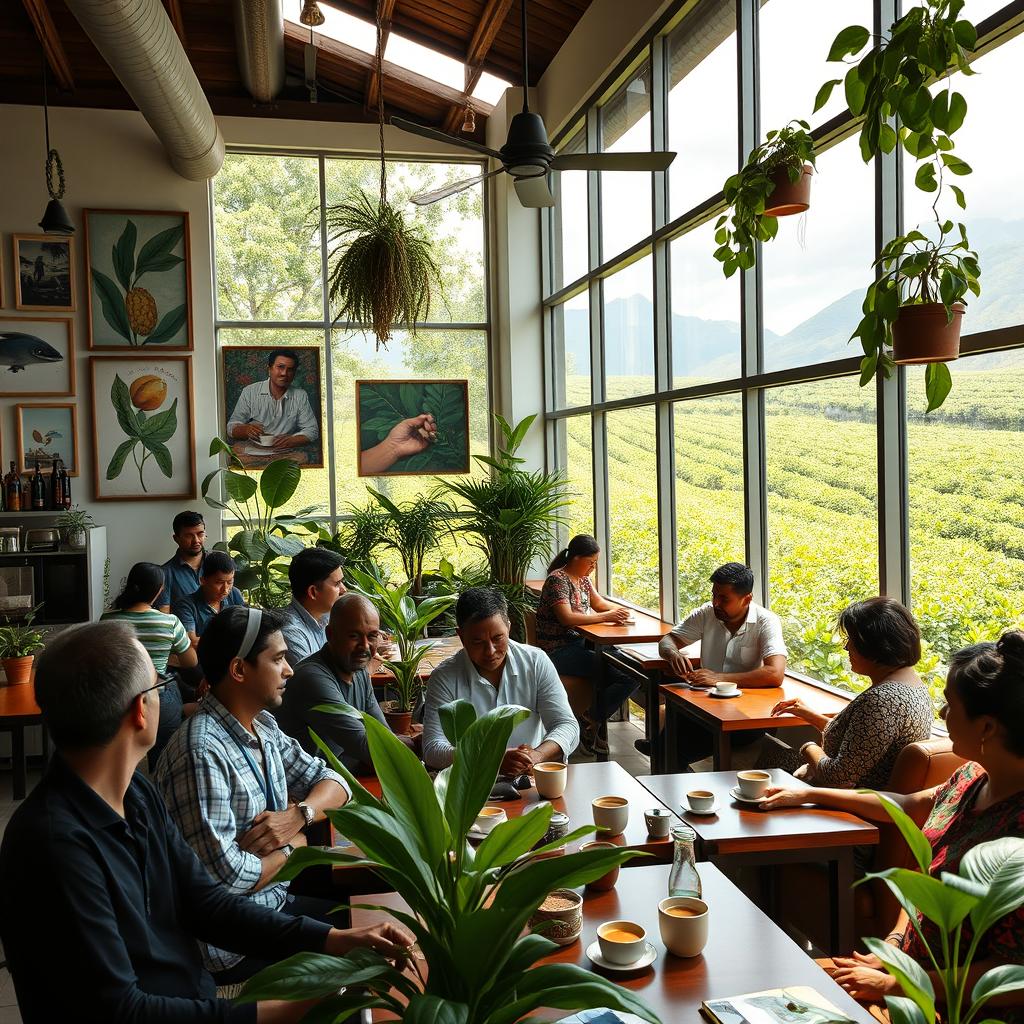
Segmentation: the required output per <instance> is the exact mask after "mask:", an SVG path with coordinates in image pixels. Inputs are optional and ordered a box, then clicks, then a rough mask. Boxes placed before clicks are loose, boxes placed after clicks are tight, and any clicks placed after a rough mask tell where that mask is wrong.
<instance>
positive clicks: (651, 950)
mask: <svg viewBox="0 0 1024 1024" xmlns="http://www.w3.org/2000/svg"><path fill="white" fill-rule="evenodd" d="M587 956H588V957H590V959H591V960H592V961H593V962H594V964H595V966H597V967H600V968H601V969H602V970H604V971H623V972H625V971H642V970H643V969H644V968H645V967H650V966H651V964H653V963H654V961H655V960H657V959H658V950H657V949H656V948H655V947H654V945H653V944H652V943H650V942H648V943H647V945H646V946H645V947H644V954H643V956H642V957H640V959H639V960H634V961H633V962H632V963H631V964H613V963H612V962H611V960H605V958H604V957H603V956H602V955H601V943H600V942H598V941H597V939H594V941H593V942H592V943H591V944H590V945H589V946H587Z"/></svg>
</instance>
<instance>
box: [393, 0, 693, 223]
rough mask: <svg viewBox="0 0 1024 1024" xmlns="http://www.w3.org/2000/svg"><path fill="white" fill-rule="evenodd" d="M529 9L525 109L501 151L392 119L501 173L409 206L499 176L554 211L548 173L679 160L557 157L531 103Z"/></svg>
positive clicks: (659, 166)
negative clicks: (496, 163) (494, 164)
mask: <svg viewBox="0 0 1024 1024" xmlns="http://www.w3.org/2000/svg"><path fill="white" fill-rule="evenodd" d="M526 3H527V0H522V4H521V9H522V33H523V54H522V58H523V109H522V110H521V111H520V112H519V113H518V114H516V115H515V117H513V118H512V123H511V124H510V125H509V129H508V138H507V139H506V140H505V145H504V146H502V147H501V149H500V150H496V149H490V148H489V147H487V146H481V145H480V144H479V143H477V142H472V141H470V140H469V139H457V138H455V137H454V136H452V135H448V134H446V133H445V132H441V131H437V130H436V129H434V128H428V127H426V126H424V125H420V124H416V123H414V122H413V121H406V120H405V119H404V118H401V117H392V118H391V123H392V124H393V125H394V126H395V127H396V128H401V129H402V130H403V131H407V132H412V133H413V134H414V135H420V136H422V137H423V138H425V139H433V140H434V141H435V142H445V143H448V145H450V146H459V147H461V148H463V149H468V150H470V151H472V152H474V153H481V154H483V155H484V156H489V157H493V158H494V159H495V160H500V161H501V167H499V168H497V170H494V171H488V172H486V173H484V174H478V175H476V177H473V178H467V179H465V180H463V181H456V182H453V183H452V184H451V185H445V186H444V187H443V188H438V189H434V190H433V191H432V192H423V193H421V194H420V195H417V196H413V197H412V199H411V200H410V202H413V203H415V204H416V205H417V206H427V205H428V204H430V203H436V202H437V201H438V200H439V199H447V197H448V196H453V195H455V194H456V193H457V192H462V191H464V190H465V189H467V188H471V187H472V186H473V185H477V184H479V183H480V182H481V181H486V180H487V179H488V178H493V177H495V175H498V174H505V173H507V174H511V175H512V178H513V179H514V182H515V190H516V195H517V196H518V197H519V202H520V203H521V204H522V205H523V206H526V207H535V208H536V207H541V206H554V205H555V197H554V196H553V195H552V194H551V189H550V188H548V182H547V173H548V171H663V170H665V169H666V168H667V167H668V165H669V164H671V163H672V161H673V160H674V159H675V156H676V155H675V153H574V154H560V155H558V156H556V155H555V151H554V150H553V149H552V148H551V145H550V143H549V142H548V133H547V130H546V129H545V127H544V121H543V119H542V118H541V116H540V114H535V113H534V112H533V111H531V110H530V104H529V101H528V99H527V90H528V86H529V81H530V78H529V74H528V72H529V65H528V59H527V52H526Z"/></svg>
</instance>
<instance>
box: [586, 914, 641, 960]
mask: <svg viewBox="0 0 1024 1024" xmlns="http://www.w3.org/2000/svg"><path fill="white" fill-rule="evenodd" d="M627 935H630V936H633V938H630V939H627V938H626V936H627ZM597 944H598V945H599V946H600V947H601V956H603V957H604V958H605V960H607V961H608V962H609V963H613V964H632V963H636V961H637V960H639V959H640V957H642V956H643V955H644V950H645V949H646V948H647V932H645V931H644V930H643V928H642V927H641V926H640V925H638V924H636V923H635V922H634V921H606V922H605V923H604V924H603V925H601V927H600V928H598V929H597Z"/></svg>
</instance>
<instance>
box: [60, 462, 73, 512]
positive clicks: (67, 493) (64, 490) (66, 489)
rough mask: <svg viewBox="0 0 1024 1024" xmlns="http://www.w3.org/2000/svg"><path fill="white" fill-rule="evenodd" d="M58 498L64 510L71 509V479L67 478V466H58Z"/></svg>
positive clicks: (62, 464)
mask: <svg viewBox="0 0 1024 1024" xmlns="http://www.w3.org/2000/svg"><path fill="white" fill-rule="evenodd" d="M60 496H61V500H62V501H63V503H64V508H71V477H69V476H68V469H67V466H65V465H64V463H63V462H62V463H61V464H60Z"/></svg>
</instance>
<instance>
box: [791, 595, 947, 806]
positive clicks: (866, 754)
mask: <svg viewBox="0 0 1024 1024" xmlns="http://www.w3.org/2000/svg"><path fill="white" fill-rule="evenodd" d="M839 630H840V632H841V633H842V634H843V635H844V636H845V637H846V650H847V651H848V652H849V655H850V667H851V668H852V669H853V671H854V672H856V673H857V675H860V676H866V677H867V678H868V679H869V680H870V681H871V682H870V685H869V686H868V688H867V689H866V690H864V691H862V692H861V693H859V694H857V696H856V697H854V699H853V700H852V701H850V703H849V704H848V705H847V706H846V707H845V708H843V710H842V711H840V712H839V714H837V715H821V714H818V712H816V711H813V710H812V709H811V708H809V707H807V705H806V704H804V702H803V701H802V700H801V699H800V698H799V697H797V698H795V699H793V700H783V701H779V703H778V704H776V705H775V707H774V708H772V714H773V715H796V716H797V717H798V718H802V719H804V721H806V722H807V723H808V724H809V725H813V726H814V727H815V728H816V729H819V730H820V731H821V743H820V744H819V743H813V742H812V743H805V744H804V745H803V746H802V747H801V748H800V750H799V753H798V752H797V751H795V750H793V751H790V750H788V748H786V750H785V751H783V752H782V753H784V755H785V757H784V758H783V757H780V760H786V761H788V763H780V764H778V765H777V767H780V768H786V769H788V770H789V771H793V772H794V774H795V775H796V777H797V778H798V779H803V780H804V781H805V782H809V783H810V784H811V785H812V786H829V787H832V788H835V789H860V788H862V787H866V788H868V789H881V788H883V787H884V786H885V784H886V783H887V782H888V781H889V776H890V775H891V774H892V769H893V766H894V765H895V764H896V758H897V757H899V754H900V751H901V750H902V749H903V748H904V747H905V746H906V745H907V744H908V743H918V742H920V741H921V740H926V739H928V737H929V736H930V735H931V732H932V719H933V716H934V708H933V707H932V698H931V695H930V694H929V693H928V688H927V687H926V686H925V685H924V683H922V682H921V679H920V677H919V676H918V674H917V673H916V672H915V671H914V666H915V665H916V664H917V663H918V662H919V661H920V660H921V631H920V629H918V626H917V623H916V622H915V621H914V616H913V615H911V614H910V612H908V611H907V609H906V608H904V607H903V605H901V604H900V603H899V601H894V600H893V599H892V598H891V597H872V598H870V599H869V600H867V601H856V602H854V603H853V604H851V605H849V606H848V607H846V608H844V609H843V610H842V612H840V614H839ZM797 765H799V767H797ZM794 769H795V770H794Z"/></svg>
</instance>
